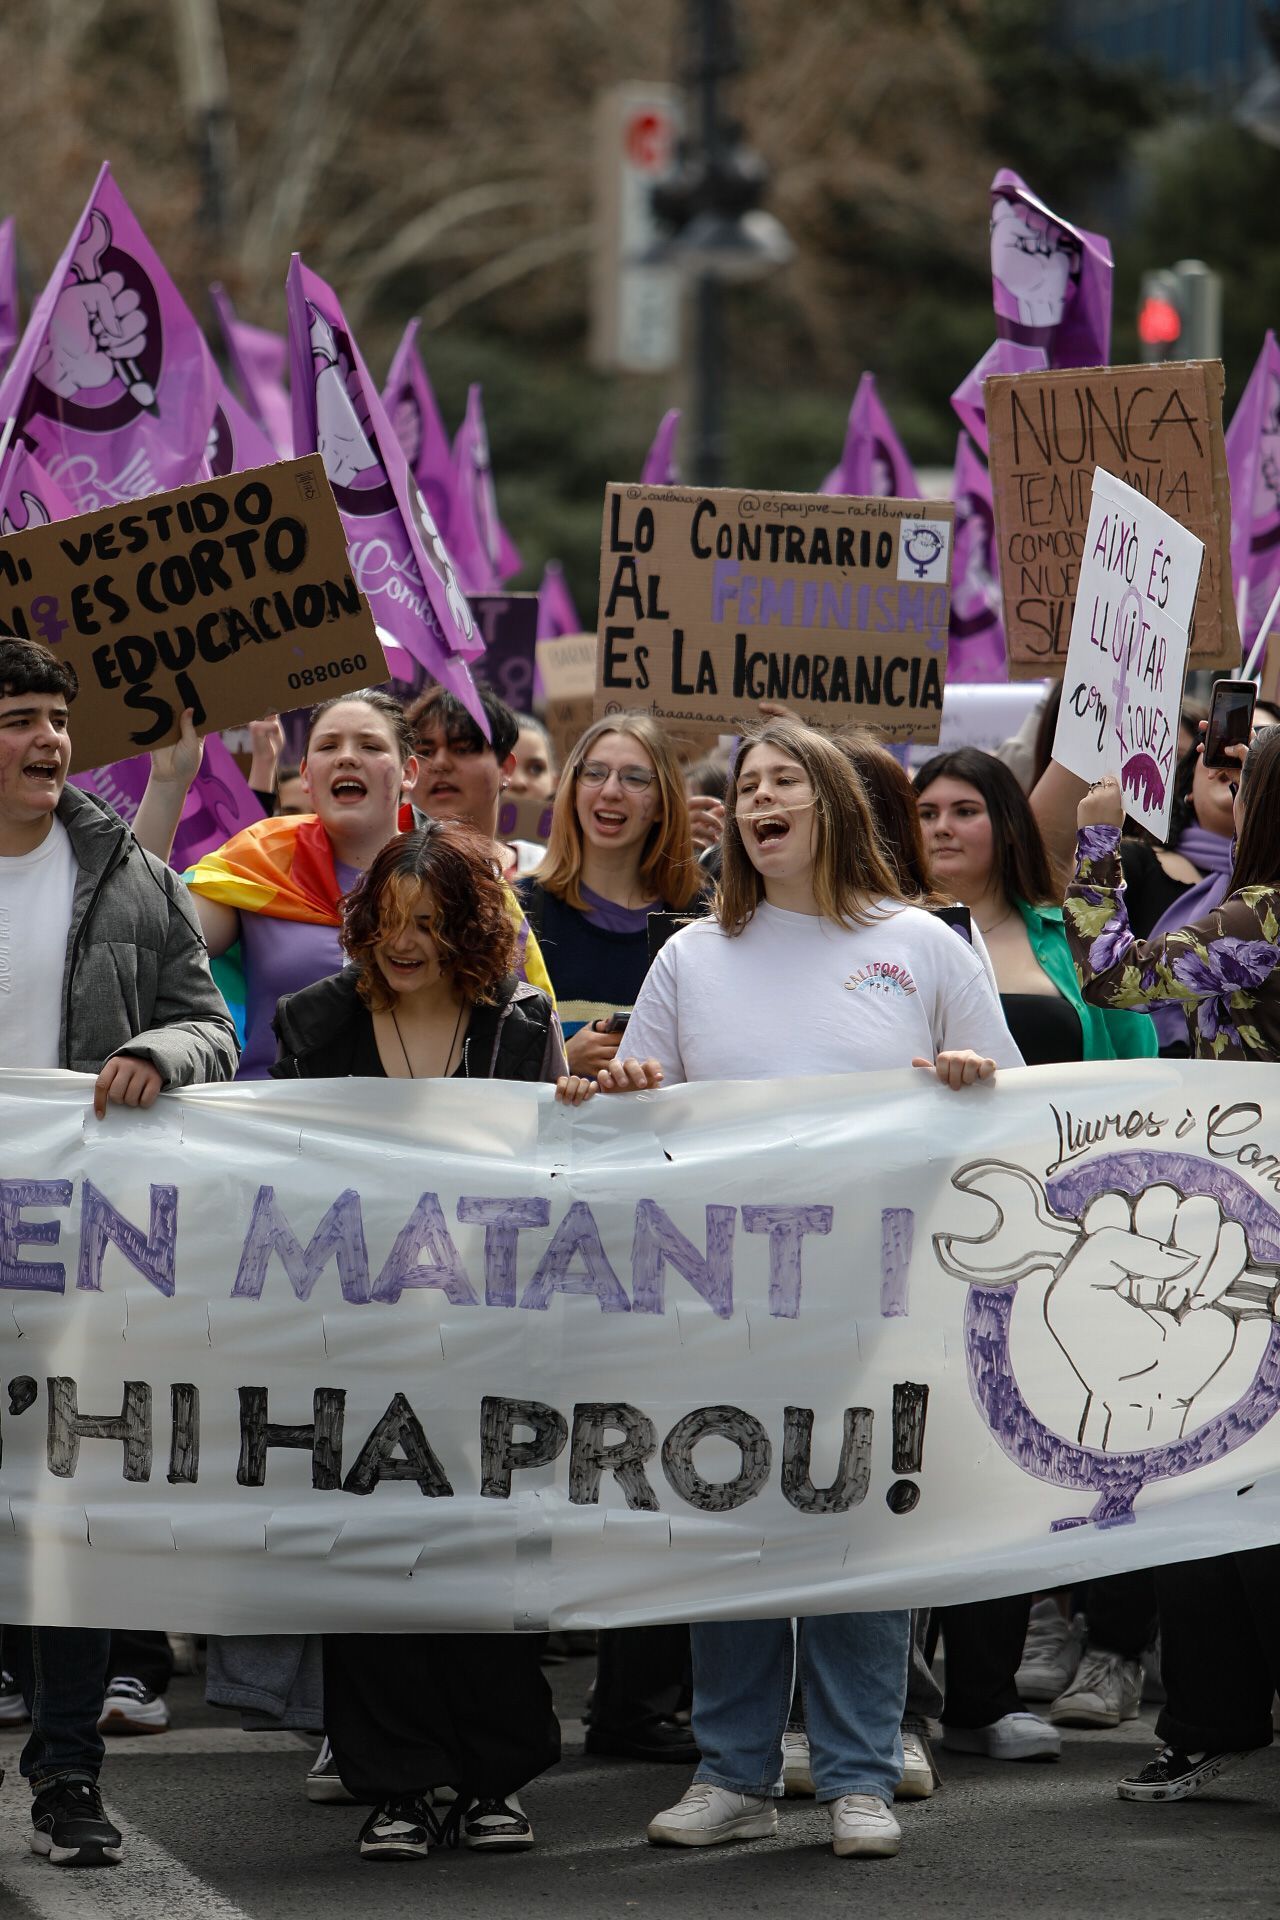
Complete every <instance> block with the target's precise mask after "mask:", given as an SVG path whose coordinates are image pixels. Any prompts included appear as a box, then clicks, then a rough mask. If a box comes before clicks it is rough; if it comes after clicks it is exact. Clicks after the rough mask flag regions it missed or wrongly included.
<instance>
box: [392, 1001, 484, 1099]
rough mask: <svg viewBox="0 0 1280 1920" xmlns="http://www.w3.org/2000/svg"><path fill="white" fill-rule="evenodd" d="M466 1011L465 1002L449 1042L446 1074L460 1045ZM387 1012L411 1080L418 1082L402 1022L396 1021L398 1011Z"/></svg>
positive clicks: (459, 1010)
mask: <svg viewBox="0 0 1280 1920" xmlns="http://www.w3.org/2000/svg"><path fill="white" fill-rule="evenodd" d="M466 1010H467V1003H466V1001H465V1000H464V1001H463V1003H462V1005H461V1006H460V1007H459V1008H458V1024H457V1026H456V1027H455V1028H454V1030H453V1038H452V1040H451V1041H450V1042H449V1051H448V1053H446V1055H445V1057H444V1070H445V1073H446V1074H447V1073H448V1071H449V1062H450V1061H451V1060H452V1058H453V1050H454V1048H455V1047H456V1046H457V1044H458V1035H459V1033H461V1031H462V1016H463V1014H464V1013H465V1012H466ZM387 1011H388V1012H389V1013H390V1015H391V1024H392V1026H393V1027H394V1028H395V1030H396V1039H397V1040H398V1041H399V1042H400V1051H401V1053H402V1054H403V1055H404V1063H405V1066H406V1067H407V1068H408V1069H409V1078H410V1079H411V1080H416V1079H417V1077H418V1076H417V1074H416V1073H415V1072H414V1070H413V1062H412V1060H411V1059H410V1058H409V1049H408V1047H406V1045H405V1043H404V1035H403V1034H402V1033H401V1031H400V1022H399V1021H398V1020H397V1019H396V1010H395V1008H394V1007H389V1008H388V1009H387ZM428 1077H430V1076H428Z"/></svg>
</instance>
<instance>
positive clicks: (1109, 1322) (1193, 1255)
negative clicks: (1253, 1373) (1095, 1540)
mask: <svg viewBox="0 0 1280 1920" xmlns="http://www.w3.org/2000/svg"><path fill="white" fill-rule="evenodd" d="M1080 1225H1081V1231H1080V1237H1079V1240H1078V1241H1077V1243H1076V1245H1075V1247H1074V1249H1073V1250H1072V1251H1071V1252H1070V1253H1069V1254H1068V1256H1067V1258H1066V1260H1065V1261H1064V1262H1063V1263H1062V1265H1061V1267H1060V1268H1059V1269H1058V1271H1057V1272H1056V1273H1055V1275H1054V1277H1053V1280H1052V1282H1051V1283H1050V1286H1049V1289H1048V1292H1047V1293H1046V1295H1045V1302H1044V1313H1045V1320H1046V1322H1047V1324H1048V1326H1049V1330H1050V1332H1051V1333H1052V1334H1053V1336H1054V1339H1055V1340H1056V1341H1057V1342H1058V1344H1059V1346H1060V1347H1061V1348H1062V1351H1063V1353H1064V1354H1065V1355H1066V1357H1067V1359H1068V1361H1069V1362H1070V1364H1071V1367H1072V1369H1073V1371H1074V1372H1075V1374H1076V1377H1077V1378H1078V1379H1079V1381H1080V1383H1081V1385H1082V1386H1083V1387H1084V1389H1085V1393H1086V1396H1087V1398H1086V1400H1085V1405H1084V1411H1083V1414H1082V1416H1081V1420H1080V1428H1079V1433H1078V1436H1077V1437H1078V1438H1079V1440H1080V1443H1081V1445H1082V1446H1090V1447H1100V1448H1102V1449H1104V1450H1106V1451H1108V1452H1113V1451H1116V1450H1120V1449H1126V1448H1134V1447H1151V1446H1157V1445H1159V1444H1161V1443H1162V1442H1166V1441H1170V1440H1177V1439H1180V1438H1181V1437H1182V1434H1183V1433H1184V1431H1185V1430H1186V1427H1187V1424H1188V1420H1189V1419H1190V1418H1192V1417H1193V1415H1194V1409H1195V1402H1196V1399H1197V1397H1198V1396H1199V1395H1201V1394H1203V1392H1204V1390H1205V1388H1206V1387H1207V1386H1208V1385H1209V1383H1210V1382H1211V1381H1212V1380H1214V1379H1215V1378H1216V1377H1217V1375H1218V1374H1219V1373H1220V1372H1221V1371H1222V1369H1223V1367H1224V1366H1225V1365H1226V1363H1227V1361H1228V1360H1229V1359H1230V1357H1231V1353H1232V1351H1233V1349H1234V1347H1235V1343H1236V1336H1237V1333H1238V1331H1239V1320H1238V1318H1237V1316H1236V1314H1234V1313H1233V1312H1232V1311H1231V1310H1230V1307H1227V1308H1224V1307H1223V1304H1222V1303H1223V1296H1224V1295H1225V1294H1226V1293H1227V1291H1228V1289H1229V1288H1231V1287H1232V1286H1233V1285H1234V1284H1235V1282H1237V1281H1238V1280H1239V1279H1240V1278H1241V1276H1242V1275H1243V1274H1244V1272H1245V1270H1246V1268H1247V1267H1248V1265H1249V1249H1248V1245H1247V1243H1246V1241H1245V1234H1244V1228H1243V1227H1242V1226H1240V1224H1239V1223H1238V1222H1237V1221H1235V1220H1229V1219H1227V1218H1225V1217H1224V1215H1223V1212H1222V1209H1221V1207H1220V1206H1219V1205H1218V1202H1217V1201H1216V1200H1213V1199H1210V1198H1209V1197H1208V1196H1207V1195H1204V1194H1200V1195H1194V1196H1192V1197H1191V1198H1189V1199H1184V1198H1183V1196H1182V1195H1181V1194H1179V1193H1178V1192H1177V1190H1176V1189H1175V1188H1173V1187H1148V1189H1147V1190H1146V1192H1145V1193H1143V1194H1141V1195H1140V1196H1139V1197H1138V1198H1137V1200H1130V1199H1129V1198H1128V1196H1127V1195H1125V1194H1123V1193H1101V1194H1099V1195H1098V1197H1097V1199H1095V1200H1093V1201H1092V1202H1091V1203H1090V1205H1089V1206H1088V1208H1087V1209H1086V1211H1085V1214H1084V1217H1083V1219H1082V1220H1081V1223H1080Z"/></svg>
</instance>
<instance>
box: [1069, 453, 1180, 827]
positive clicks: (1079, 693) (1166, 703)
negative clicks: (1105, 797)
mask: <svg viewBox="0 0 1280 1920" xmlns="http://www.w3.org/2000/svg"><path fill="white" fill-rule="evenodd" d="M1203 559H1204V545H1203V542H1201V541H1199V540H1197V539H1196V537H1195V535H1194V534H1192V533H1188V532H1187V530H1186V528H1185V527H1184V526H1182V525H1181V523H1180V522H1179V521H1177V520H1175V519H1174V518H1173V516H1172V514H1168V513H1162V512H1161V510H1160V508H1159V507H1153V506H1152V504H1151V502H1150V501H1149V500H1147V499H1145V498H1144V497H1143V495H1142V494H1140V493H1138V492H1136V491H1135V490H1134V488H1133V487H1126V486H1125V485H1124V483H1123V481H1120V480H1117V479H1116V478H1115V477H1114V476H1113V475H1112V474H1109V473H1104V472H1103V471H1102V469H1101V467H1099V468H1098V470H1097V471H1096V472H1095V473H1094V475H1093V499H1092V504H1091V506H1090V510H1089V525H1088V529H1087V532H1086V535H1085V541H1084V555H1083V559H1082V561H1081V567H1080V585H1079V588H1078V590H1077V593H1076V606H1075V614H1074V616H1073V618H1072V622H1071V644H1070V646H1069V648H1068V650H1067V660H1066V673H1065V676H1064V678H1063V682H1062V707H1061V710H1060V711H1059V714H1058V726H1057V731H1056V733H1055V734H1054V740H1053V757H1054V759H1055V760H1057V761H1059V762H1060V763H1061V765H1062V766H1064V767H1066V768H1068V769H1069V771H1070V772H1072V773H1076V774H1079V776H1080V778H1081V779H1082V780H1097V779H1099V778H1101V776H1102V775H1103V774H1104V773H1113V774H1115V776H1116V778H1117V779H1118V780H1119V782H1120V785H1121V787H1122V789H1123V791H1124V804H1125V811H1126V812H1127V813H1128V814H1129V815H1130V816H1131V817H1132V818H1133V819H1134V820H1137V821H1138V822H1139V824H1140V825H1142V826H1144V827H1146V828H1148V829H1149V830H1150V831H1151V832H1152V833H1154V834H1155V836H1156V838H1157V839H1158V840H1164V839H1165V838H1166V837H1167V835H1168V831H1169V813H1170V809H1171V808H1172V806H1173V776H1174V770H1175V767H1176V764H1177V757H1178V720H1179V716H1180V714H1181V711H1182V686H1183V681H1184V680H1185V679H1186V671H1187V634H1188V628H1189V626H1190V624H1191V618H1192V614H1193V613H1194V611H1195V604H1196V590H1197V587H1198V586H1199V582H1200V572H1201V563H1202V561H1203Z"/></svg>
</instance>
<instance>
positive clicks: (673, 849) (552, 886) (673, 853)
mask: <svg viewBox="0 0 1280 1920" xmlns="http://www.w3.org/2000/svg"><path fill="white" fill-rule="evenodd" d="M606 733H620V734H622V736H623V737H624V739H627V740H634V741H635V743H636V745H637V746H638V747H641V748H643V750H644V752H645V754H646V755H647V756H648V758H649V760H650V761H651V762H652V764H653V770H654V772H655V773H656V774H657V776H658V805H657V810H656V812H655V813H654V816H653V825H652V826H651V827H650V829H649V833H648V837H647V838H646V840H645V843H644V846H643V847H642V849H641V852H640V880H641V884H642V885H643V886H644V887H645V888H647V889H648V891H649V895H650V897H651V898H652V899H654V900H665V901H666V903H667V905H668V906H669V907H676V908H680V907H687V906H688V904H689V902H690V901H691V900H692V899H693V898H694V897H695V895H696V894H697V892H698V890H699V888H700V886H701V884H702V880H701V876H700V874H699V871H698V868H697V865H696V863H695V861H694V858H693V840H692V837H691V836H690V832H689V802H688V800H687V798H686V797H685V790H684V777H683V775H682V774H681V771H680V763H679V761H678V760H677V759H676V756H675V752H674V750H673V749H672V746H671V743H670V741H669V740H668V739H667V737H666V735H665V734H664V733H663V731H662V729H661V728H660V727H659V726H658V725H657V724H656V722H654V721H653V720H651V719H650V717H649V715H648V714H647V713H619V714H614V715H613V717H612V718H610V719H607V720H597V721H596V722H595V724H594V725H593V726H590V727H588V728H587V730H586V732H585V733H584V734H583V735H582V736H581V738H580V739H579V740H578V741H577V742H576V744H575V746H574V748H573V750H572V752H571V753H570V755H569V757H568V759H567V760H566V761H565V764H564V772H563V773H562V774H561V775H560V785H559V786H558V787H557V788H556V801H555V808H554V810H553V812H552V815H551V834H550V838H549V839H548V841H547V857H546V859H545V860H544V861H543V863H542V865H541V866H540V867H539V868H538V871H537V881H538V885H539V886H540V887H543V888H545V890H546V891H547V892H548V893H553V894H554V895H555V896H556V898H557V900H563V901H564V903H565V905H566V906H569V907H576V908H577V909H578V911H579V912H580V913H581V912H582V911H583V909H584V906H585V902H584V901H583V898H582V823H581V821H580V820H579V819H578V807H577V800H578V769H579V768H580V767H581V766H582V765H583V763H584V762H585V761H586V760H587V759H588V758H589V757H590V752H591V749H592V747H593V746H594V745H595V743H596V741H597V740H599V739H601V738H602V736H603V735H604V734H606Z"/></svg>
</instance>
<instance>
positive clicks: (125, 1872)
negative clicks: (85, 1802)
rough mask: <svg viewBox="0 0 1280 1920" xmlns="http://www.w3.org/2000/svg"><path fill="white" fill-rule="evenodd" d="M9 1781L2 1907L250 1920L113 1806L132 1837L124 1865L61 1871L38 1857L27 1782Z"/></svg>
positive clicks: (123, 1918)
mask: <svg viewBox="0 0 1280 1920" xmlns="http://www.w3.org/2000/svg"><path fill="white" fill-rule="evenodd" d="M16 1786H17V1790H16V1791H15V1790H14V1783H13V1782H6V1787H5V1791H4V1792H3V1793H2V1794H0V1909H3V1907H4V1905H5V1901H4V1898H3V1896H4V1895H5V1894H6V1893H7V1894H12V1895H14V1896H15V1897H16V1898H18V1899H19V1900H21V1901H23V1902H24V1903H25V1905H26V1907H27V1908H28V1909H29V1910H30V1912H31V1913H33V1914H34V1915H36V1916H37V1920H155V1916H156V1915H157V1914H158V1913H178V1914H181V1915H182V1920H249V1916H248V1915H247V1914H246V1913H245V1910H244V1908H243V1907H237V1906H236V1905H235V1904H234V1902H233V1901H230V1900H224V1899H223V1897H222V1895H221V1894H220V1893H218V1892H217V1891H216V1890H215V1889H214V1888H213V1887H211V1886H209V1885H208V1883H207V1882H206V1881H204V1880H201V1879H199V1878H198V1877H197V1875H195V1874H194V1873H191V1872H190V1871H189V1870H188V1869H187V1868H186V1867H184V1866H183V1864H182V1862H181V1861H180V1860H176V1859H175V1858H174V1856H173V1855H172V1854H171V1853H170V1852H168V1851H167V1849H166V1848H164V1847H162V1846H160V1845H159V1843H158V1842H157V1841H155V1840H152V1839H151V1838H150V1837H149V1836H148V1835H147V1834H145V1833H142V1832H140V1831H139V1829H138V1828H137V1827H135V1826H132V1825H131V1824H130V1822H129V1821H127V1820H123V1819H121V1817H120V1815H119V1814H118V1813H117V1812H115V1810H114V1809H112V1808H111V1807H110V1805H108V1811H109V1812H110V1814H111V1818H112V1819H113V1820H114V1822H115V1824H116V1826H118V1827H119V1829H120V1832H121V1835H122V1836H123V1839H124V1859H123V1861H122V1862H121V1864H120V1865H119V1866H117V1867H95V1868H93V1869H92V1870H89V1869H86V1868H71V1867H54V1866H51V1865H50V1864H49V1862H48V1861H47V1860H42V1859H39V1858H38V1857H37V1855H35V1854H34V1853H32V1851H31V1845H30V1840H29V1838H28V1836H29V1834H30V1832H31V1815H30V1810H29V1806H28V1796H27V1787H26V1782H25V1781H18V1782H17V1783H16Z"/></svg>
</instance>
